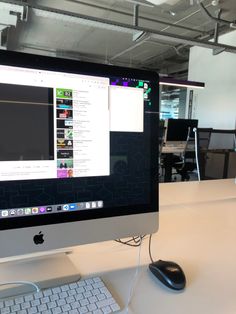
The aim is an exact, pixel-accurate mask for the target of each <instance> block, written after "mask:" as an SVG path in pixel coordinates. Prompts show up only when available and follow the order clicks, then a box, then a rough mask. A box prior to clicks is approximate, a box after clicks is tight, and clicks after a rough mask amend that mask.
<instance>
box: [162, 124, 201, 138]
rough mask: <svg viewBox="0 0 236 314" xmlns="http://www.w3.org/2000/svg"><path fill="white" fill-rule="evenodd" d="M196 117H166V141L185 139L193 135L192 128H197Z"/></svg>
mask: <svg viewBox="0 0 236 314" xmlns="http://www.w3.org/2000/svg"><path fill="white" fill-rule="evenodd" d="M197 126H198V120H196V119H168V120H167V131H166V141H180V142H181V141H187V137H188V136H190V137H191V138H193V137H194V132H193V129H194V128H197Z"/></svg>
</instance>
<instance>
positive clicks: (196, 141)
mask: <svg viewBox="0 0 236 314" xmlns="http://www.w3.org/2000/svg"><path fill="white" fill-rule="evenodd" d="M193 132H194V145H195V158H196V165H197V176H198V181H201V176H200V167H199V160H198V145H197V143H198V138H197V128H193Z"/></svg>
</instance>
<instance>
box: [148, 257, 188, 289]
mask: <svg viewBox="0 0 236 314" xmlns="http://www.w3.org/2000/svg"><path fill="white" fill-rule="evenodd" d="M149 269H150V271H151V272H152V273H153V275H154V276H155V277H156V278H157V279H159V280H160V281H161V282H162V283H163V284H164V285H165V286H167V287H168V288H170V289H173V290H182V289H184V288H185V285H186V278H185V274H184V272H183V270H182V268H181V267H180V266H179V265H178V264H176V263H175V262H171V261H162V260H159V261H157V262H153V263H151V264H149Z"/></svg>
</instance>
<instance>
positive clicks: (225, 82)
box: [187, 31, 236, 129]
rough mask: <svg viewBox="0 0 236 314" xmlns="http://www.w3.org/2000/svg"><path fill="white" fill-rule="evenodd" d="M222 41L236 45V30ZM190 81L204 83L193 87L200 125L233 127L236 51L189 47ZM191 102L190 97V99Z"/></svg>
mask: <svg viewBox="0 0 236 314" xmlns="http://www.w3.org/2000/svg"><path fill="white" fill-rule="evenodd" d="M219 42H220V43H224V44H228V45H232V46H236V31H233V32H231V33H228V34H226V35H223V36H221V37H220V39H219ZM188 79H189V80H191V81H200V82H205V84H206V87H205V89H201V90H200V89H194V97H193V118H197V119H199V126H200V127H213V128H217V129H234V128H235V121H236V54H233V53H227V52H223V53H221V54H219V55H216V56H213V54H212V50H210V49H206V48H200V47H193V48H191V50H190V59H189V77H188ZM187 101H188V100H187Z"/></svg>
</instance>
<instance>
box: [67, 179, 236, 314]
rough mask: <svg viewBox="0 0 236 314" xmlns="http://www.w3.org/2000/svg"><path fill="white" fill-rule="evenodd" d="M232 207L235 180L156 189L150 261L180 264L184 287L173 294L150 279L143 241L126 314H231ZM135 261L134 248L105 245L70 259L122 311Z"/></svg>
mask: <svg viewBox="0 0 236 314" xmlns="http://www.w3.org/2000/svg"><path fill="white" fill-rule="evenodd" d="M173 192H174V193H175V194H176V195H175V198H174V199H173V197H172V196H171V195H173ZM180 192H182V193H180ZM183 192H184V193H183ZM178 193H180V195H179V196H177V194H178ZM235 205H236V185H235V183H234V180H216V181H206V182H200V183H198V182H197V183H196V182H191V183H190V182H188V183H169V184H168V183H164V184H160V228H159V232H158V233H156V234H155V235H154V237H153V242H152V255H153V258H154V259H156V260H157V259H159V258H160V259H165V260H173V261H176V262H177V263H179V264H180V265H181V266H182V268H183V269H184V271H185V274H186V277H187V287H186V289H185V290H184V291H182V292H175V291H172V290H169V289H168V288H166V287H164V286H163V285H162V284H161V283H159V282H158V281H157V280H156V279H155V278H153V277H152V275H151V274H150V273H149V271H148V264H149V262H150V260H149V256H148V239H145V240H144V243H143V246H142V251H141V265H142V267H141V269H140V273H139V276H138V282H137V285H136V289H135V291H134V296H133V298H132V303H131V307H130V311H129V313H132V314H146V313H147V314H157V313H161V314H170V313H175V314H190V313H191V314H195V313H196V314H199V313H207V314H211V313H212V314H213V313H214V314H235V313H236V299H235V282H236V271H235V268H236V253H235V249H234V248H235V240H236V208H235ZM137 255H138V249H137V248H130V247H127V246H125V245H122V244H119V243H116V242H114V241H109V242H104V243H98V244H91V245H85V246H80V247H78V248H76V250H75V252H74V253H73V254H72V255H71V256H70V258H71V260H72V261H73V263H74V264H75V265H76V266H77V267H78V270H79V271H80V272H81V274H82V275H91V274H93V273H102V277H103V279H104V280H105V282H106V283H107V284H108V285H109V286H110V287H111V289H112V290H114V291H115V294H116V295H117V297H118V300H120V303H121V304H123V305H125V304H126V301H127V299H128V293H129V288H130V283H131V281H132V279H133V276H134V273H135V265H136V262H137ZM122 313H125V312H124V311H123V312H122Z"/></svg>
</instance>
